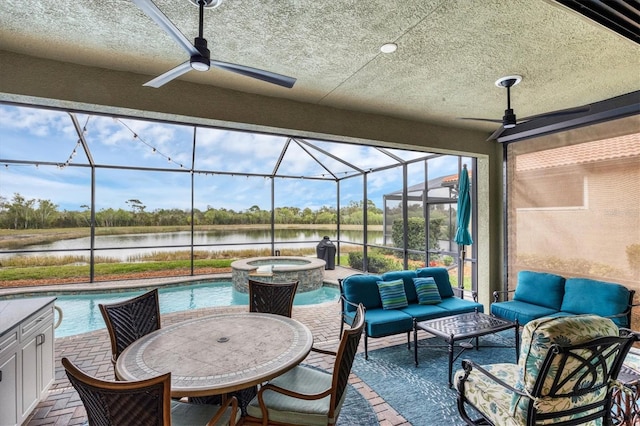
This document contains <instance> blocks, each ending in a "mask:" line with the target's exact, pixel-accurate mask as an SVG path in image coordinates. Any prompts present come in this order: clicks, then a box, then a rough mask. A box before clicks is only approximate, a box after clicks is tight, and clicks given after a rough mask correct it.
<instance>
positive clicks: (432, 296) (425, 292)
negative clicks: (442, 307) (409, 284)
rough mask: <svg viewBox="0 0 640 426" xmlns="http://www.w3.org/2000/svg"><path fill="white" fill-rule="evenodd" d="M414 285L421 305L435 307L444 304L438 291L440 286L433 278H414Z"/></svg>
mask: <svg viewBox="0 0 640 426" xmlns="http://www.w3.org/2000/svg"><path fill="white" fill-rule="evenodd" d="M413 284H414V285H415V287H416V293H417V294H418V303H419V304H421V305H433V304H436V303H440V302H442V297H440V292H439V291H438V285H437V284H436V280H434V279H433V277H428V278H422V277H420V278H414V279H413Z"/></svg>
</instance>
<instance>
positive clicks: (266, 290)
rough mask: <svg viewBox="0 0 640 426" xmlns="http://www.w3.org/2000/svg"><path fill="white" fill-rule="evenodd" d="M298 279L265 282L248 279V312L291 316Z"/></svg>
mask: <svg viewBox="0 0 640 426" xmlns="http://www.w3.org/2000/svg"><path fill="white" fill-rule="evenodd" d="M297 289H298V281H292V282H288V283H265V282H261V281H255V280H251V279H250V280H249V312H262V313H265V314H276V315H282V316H285V317H289V318H291V313H292V311H293V298H294V297H295V295H296V290H297Z"/></svg>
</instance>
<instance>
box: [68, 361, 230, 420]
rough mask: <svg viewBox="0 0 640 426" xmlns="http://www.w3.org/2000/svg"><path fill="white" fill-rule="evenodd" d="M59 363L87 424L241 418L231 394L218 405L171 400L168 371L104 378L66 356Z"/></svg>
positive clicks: (169, 374)
mask: <svg viewBox="0 0 640 426" xmlns="http://www.w3.org/2000/svg"><path fill="white" fill-rule="evenodd" d="M62 365H63V366H64V369H65V371H66V373H67V377H68V378H69V381H70V382H71V384H72V385H73V387H74V388H75V389H76V391H77V392H78V395H80V399H81V400H82V404H83V405H84V408H85V409H86V411H87V417H88V420H89V424H90V425H110V426H129V425H133V424H135V425H136V426H171V425H172V424H173V425H184V426H187V425H189V426H195V425H207V426H214V425H215V426H221V425H229V426H234V425H235V424H236V422H237V421H238V420H239V418H240V411H239V410H238V402H237V400H236V399H235V398H234V397H231V398H228V399H227V400H226V401H225V402H224V403H223V404H221V405H193V404H188V403H184V402H180V401H175V400H172V399H171V396H170V395H171V373H167V374H163V375H161V376H158V377H154V378H152V379H148V380H141V381H135V382H127V381H107V380H102V379H98V378H96V377H92V376H90V375H88V374H86V373H85V372H83V371H82V370H80V369H79V368H78V367H77V366H76V365H74V364H73V363H72V362H71V361H70V360H69V359H68V358H62Z"/></svg>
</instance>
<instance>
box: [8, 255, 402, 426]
mask: <svg viewBox="0 0 640 426" xmlns="http://www.w3.org/2000/svg"><path fill="white" fill-rule="evenodd" d="M357 272H358V271H355V270H352V269H349V268H344V267H340V266H336V268H335V269H334V270H326V271H325V282H326V283H327V284H332V285H337V284H338V278H343V277H346V276H348V275H351V274H353V273H357ZM212 278H213V279H225V278H228V279H229V280H230V279H231V274H221V275H208V276H198V277H187V278H185V277H175V278H167V279H163V280H158V279H149V280H135V281H118V282H100V283H93V284H66V285H64V287H63V288H64V290H65V291H66V290H70V291H87V290H96V289H97V288H96V287H99V289H100V290H105V289H125V288H134V287H149V286H153V285H158V284H160V283H161V284H172V283H177V282H185V281H202V280H205V279H212ZM58 288H60V287H58ZM52 289H53V288H52V287H51V286H48V287H46V288H35V287H33V288H29V289H28V291H29V292H35V291H39V290H43V291H51V290H52ZM8 290H11V289H3V290H0V295H4V294H8V293H7V291H8ZM21 291H22V292H24V289H21ZM16 293H18V292H16V291H13V292H11V294H16ZM245 309H246V307H244V306H230V307H217V308H204V309H197V310H192V311H184V312H174V313H170V314H163V315H162V325H163V326H166V325H169V324H173V323H176V322H179V321H183V320H186V319H190V318H197V317H202V316H206V315H210V314H213V313H223V312H237V311H244V310H245ZM293 318H295V319H297V320H299V321H300V322H302V323H304V324H305V325H307V326H308V327H309V328H310V329H311V332H312V333H313V336H314V346H316V347H318V348H323V349H330V350H331V349H335V348H336V347H337V345H338V342H339V333H340V306H339V304H338V303H336V302H327V303H322V304H319V305H309V306H294V307H293ZM363 340H364V339H363ZM363 340H361V342H360V348H359V351H364V345H363V343H364V342H363ZM402 343H406V337H405V336H404V335H403V334H401V335H396V336H390V337H387V338H379V339H371V340H370V341H369V350H370V351H371V350H374V349H378V348H381V347H386V346H390V345H397V344H402ZM63 356H65V357H68V358H70V359H72V360H73V361H74V362H76V363H77V364H78V365H79V366H80V368H82V369H83V370H85V371H87V372H88V373H89V374H92V375H94V376H96V377H101V378H105V379H108V380H113V376H114V373H113V367H112V365H111V361H110V358H111V346H110V343H109V336H108V334H107V331H106V329H103V330H96V331H93V332H90V333H85V334H80V335H77V336H69V337H61V338H57V339H56V342H55V358H56V359H55V366H56V372H55V375H56V380H55V383H54V384H53V385H52V386H51V388H50V389H49V391H48V392H47V397H46V399H44V400H43V401H41V402H40V404H38V406H37V407H36V408H35V410H34V411H33V412H32V414H31V416H30V417H29V418H28V420H27V421H26V422H25V423H24V425H26V426H36V425H82V424H85V422H86V420H87V418H86V412H85V410H84V407H83V405H82V403H81V401H80V399H79V397H78V394H77V393H76V391H75V390H74V389H73V387H72V386H71V385H70V384H69V381H68V379H67V377H66V375H65V373H64V369H63V368H62V365H61V363H60V359H61V358H62V357H63ZM304 362H305V363H307V364H311V365H314V366H317V367H320V368H324V369H327V370H331V369H332V367H333V358H332V357H331V356H328V355H322V354H319V353H316V352H312V353H310V354H309V356H308V357H307V358H306V359H305V360H304ZM349 381H350V383H352V384H353V385H354V387H355V388H356V389H358V391H359V392H360V393H361V394H362V395H364V397H365V398H366V399H367V400H368V401H369V403H370V404H371V406H372V407H373V408H374V410H375V412H376V413H377V415H378V420H379V422H380V424H381V425H383V426H410V425H411V424H410V423H409V422H407V421H406V420H405V419H404V418H403V417H402V416H400V415H399V414H398V413H397V412H396V411H395V410H394V409H393V408H391V406H389V405H388V404H387V403H386V402H385V401H384V400H383V399H382V398H380V396H378V395H377V394H376V393H375V392H374V391H373V390H371V389H370V388H369V387H368V386H367V385H366V384H365V383H363V382H362V381H361V380H360V379H359V378H358V377H357V376H355V375H354V374H353V373H352V374H351V376H350V378H349Z"/></svg>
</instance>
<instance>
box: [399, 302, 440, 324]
mask: <svg viewBox="0 0 640 426" xmlns="http://www.w3.org/2000/svg"><path fill="white" fill-rule="evenodd" d="M401 311H402V312H404V313H405V314H407V315H410V316H411V317H413V318H415V319H416V321H426V320H430V319H434V318H441V317H446V316H447V315H451V314H450V313H449V311H447V310H446V309H442V308H441V307H440V305H419V304H417V303H413V304H411V305H409V306H407V307H406V308H402V309H401Z"/></svg>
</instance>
